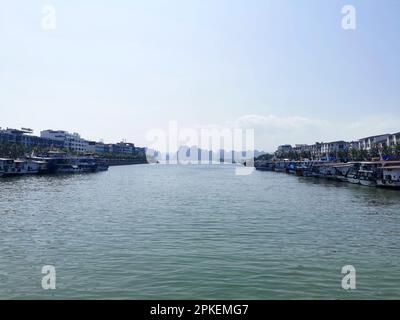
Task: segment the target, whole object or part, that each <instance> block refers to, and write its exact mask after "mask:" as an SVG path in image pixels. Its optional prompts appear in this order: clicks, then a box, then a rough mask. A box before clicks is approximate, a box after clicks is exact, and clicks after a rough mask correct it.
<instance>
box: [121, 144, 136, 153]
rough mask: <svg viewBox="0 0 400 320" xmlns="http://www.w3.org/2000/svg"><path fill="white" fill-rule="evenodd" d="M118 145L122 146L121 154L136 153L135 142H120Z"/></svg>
mask: <svg viewBox="0 0 400 320" xmlns="http://www.w3.org/2000/svg"><path fill="white" fill-rule="evenodd" d="M117 146H118V147H119V148H120V150H119V151H120V153H121V154H134V153H135V145H134V144H133V143H127V142H120V143H117Z"/></svg>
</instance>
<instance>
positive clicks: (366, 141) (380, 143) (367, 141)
mask: <svg viewBox="0 0 400 320" xmlns="http://www.w3.org/2000/svg"><path fill="white" fill-rule="evenodd" d="M390 136H392V135H391V134H381V135H379V136H371V137H366V138H362V139H360V140H358V141H359V148H360V150H367V151H368V150H371V148H372V147H373V146H377V147H379V148H383V147H387V146H388V145H389V143H390V142H389V141H390Z"/></svg>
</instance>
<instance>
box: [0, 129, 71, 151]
mask: <svg viewBox="0 0 400 320" xmlns="http://www.w3.org/2000/svg"><path fill="white" fill-rule="evenodd" d="M32 134H33V130H32V129H26V128H22V129H21V130H18V129H10V128H7V129H4V130H1V129H0V143H7V144H20V145H23V146H25V147H27V148H34V147H41V148H52V147H55V148H63V147H64V144H63V143H62V142H61V141H58V140H53V139H49V138H42V137H38V136H34V135H32Z"/></svg>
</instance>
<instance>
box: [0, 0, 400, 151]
mask: <svg viewBox="0 0 400 320" xmlns="http://www.w3.org/2000/svg"><path fill="white" fill-rule="evenodd" d="M348 4H350V5H353V6H354V8H355V9H356V29H354V30H345V29H343V28H342V18H343V16H344V15H343V14H342V7H343V6H344V5H348ZM48 5H50V6H52V8H54V9H55V18H56V20H55V25H54V26H55V29H50V30H49V28H46V27H44V26H46V25H44V21H45V22H46V21H48V20H46V19H47V17H48V11H46V9H45V7H46V6H48ZM43 10H44V11H43ZM399 15H400V1H398V0H382V1H374V0H362V1H360V0H359V1H356V0H347V1H336V0H327V1H320V0H303V1H298V0H246V1H245V0H146V1H144V0H140V1H137V0H115V1H106V0H86V1H81V0H69V1H61V0H48V1H43V0H42V1H37V0H19V1H10V0H8V1H5V0H0V111H1V116H0V127H3V128H5V127H11V128H20V127H29V128H32V129H34V130H35V133H36V134H39V132H40V130H44V129H62V130H67V131H70V132H78V133H80V134H81V135H82V137H84V138H87V139H90V140H100V139H103V140H104V141H106V142H117V141H121V140H122V139H125V140H127V141H131V142H134V143H135V144H136V145H141V146H145V145H147V144H148V140H147V138H146V135H147V133H148V132H149V131H151V130H153V129H157V128H159V129H163V130H167V129H168V124H169V122H171V121H176V122H177V123H178V126H179V128H199V127H208V126H215V127H223V128H225V127H236V128H251V129H254V130H255V144H256V148H258V149H263V150H265V151H273V150H274V149H275V148H276V147H277V146H278V145H280V144H286V143H289V144H296V143H299V144H300V143H314V142H316V141H334V140H342V139H344V140H354V139H359V138H362V137H364V136H369V135H374V134H381V133H392V132H398V131H400V104H399V101H400V99H399V97H400V90H399V89H400V72H399V71H400V59H399V52H400V17H399ZM47 25H48V24H47Z"/></svg>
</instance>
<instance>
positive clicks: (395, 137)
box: [388, 132, 400, 147]
mask: <svg viewBox="0 0 400 320" xmlns="http://www.w3.org/2000/svg"><path fill="white" fill-rule="evenodd" d="M396 145H400V132H397V133H393V134H392V135H391V136H390V137H389V138H388V146H390V147H395V146H396Z"/></svg>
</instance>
